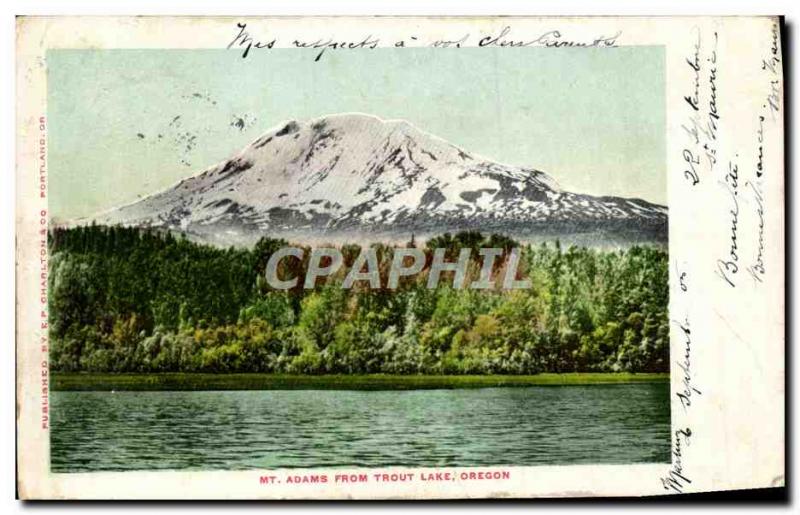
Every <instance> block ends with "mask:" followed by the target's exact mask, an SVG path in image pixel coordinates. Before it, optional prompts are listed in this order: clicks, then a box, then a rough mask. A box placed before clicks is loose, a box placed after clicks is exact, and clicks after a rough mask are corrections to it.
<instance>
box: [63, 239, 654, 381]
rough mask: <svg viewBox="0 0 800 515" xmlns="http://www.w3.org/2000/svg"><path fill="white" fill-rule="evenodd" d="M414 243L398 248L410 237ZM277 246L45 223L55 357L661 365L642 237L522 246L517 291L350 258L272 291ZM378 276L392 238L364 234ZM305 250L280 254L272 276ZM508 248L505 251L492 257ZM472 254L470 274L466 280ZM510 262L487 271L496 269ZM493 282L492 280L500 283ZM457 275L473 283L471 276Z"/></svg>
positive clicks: (383, 365)
mask: <svg viewBox="0 0 800 515" xmlns="http://www.w3.org/2000/svg"><path fill="white" fill-rule="evenodd" d="M413 244H414V243H413V241H412V242H410V243H409V245H413ZM286 245H288V243H287V242H285V241H282V240H273V239H269V238H263V239H262V240H261V241H259V242H258V244H257V245H256V246H255V247H254V248H252V249H234V248H230V249H219V248H215V247H210V246H205V245H199V244H195V243H192V242H190V241H188V240H186V239H183V238H176V237H174V236H173V235H171V234H169V233H158V232H156V231H151V230H138V229H129V228H121V227H104V226H89V227H78V228H73V229H55V230H54V231H52V232H51V234H50V252H51V257H50V276H49V281H50V305H49V309H50V332H51V342H52V345H51V363H52V367H53V368H54V369H55V370H61V371H96V372H166V371H183V372H288V373H306V374H320V373H376V372H385V373H398V374H417V373H437V374H467V373H470V374H488V373H500V374H531V373H538V372H545V371H546V372H573V371H601V372H602V371H634V372H659V371H667V370H668V352H669V326H668V318H667V301H668V288H667V275H668V274H667V255H666V253H665V251H663V250H661V249H657V248H651V247H632V248H629V249H627V250H624V251H600V250H594V249H587V248H576V247H570V248H568V249H566V250H565V249H562V248H561V247H560V246H559V245H558V244H556V245H541V246H535V247H531V246H527V247H523V250H522V262H521V264H520V267H519V268H520V269H519V274H520V277H523V276H524V277H525V278H528V279H530V280H531V283H532V287H531V288H529V289H524V290H502V289H499V288H498V289H494V290H474V289H469V288H465V289H454V288H452V287H451V286H450V285H449V283H448V282H446V281H443V282H442V283H441V284H440V286H439V287H438V288H436V289H432V290H431V289H428V288H426V282H427V275H428V267H427V266H426V267H425V269H424V270H423V272H422V273H420V274H418V275H416V276H412V277H406V278H403V280H401V282H400V285H399V288H398V289H397V290H389V289H386V288H382V289H376V290H372V289H369V288H368V287H366V286H365V285H364V284H360V283H356V286H355V287H354V288H352V289H344V288H341V283H342V281H343V278H344V275H345V273H346V272H347V269H348V268H349V267H351V266H352V265H353V263H354V261H355V259H356V257H357V256H358V254H359V252H360V251H361V248H360V247H359V246H357V245H344V246H341V247H340V248H341V251H342V254H343V255H344V266H343V268H342V269H341V270H340V271H339V272H337V273H336V274H334V275H333V276H331V277H329V278H327V279H320V280H319V281H318V282H317V284H316V287H315V288H314V289H303V288H302V285H300V286H298V287H297V288H294V289H291V290H287V291H278V290H273V289H271V288H270V286H269V285H268V284H267V282H266V281H265V280H264V270H265V267H266V263H267V261H268V259H269V256H270V255H271V254H272V253H273V252H275V251H276V250H277V249H279V248H281V247H283V246H286ZM515 246H517V244H516V243H515V242H514V241H513V240H510V239H508V238H505V237H502V236H496V235H492V236H489V237H484V236H483V235H481V234H480V233H476V232H467V233H459V234H456V235H450V234H446V235H443V236H440V237H437V238H434V239H433V240H430V241H429V242H427V244H426V249H425V253H426V258H427V259H428V264H430V259H431V255H432V249H433V248H437V247H444V248H447V249H448V252H447V255H448V258H449V259H454V256H457V255H458V252H459V250H460V249H462V248H470V249H472V252H473V256H475V257H477V256H478V253H477V249H479V248H481V247H499V248H503V249H505V251H506V253H507V252H508V251H509V250H510V249H511V248H513V247H515ZM375 248H376V249H377V254H378V256H379V263H380V275H381V277H382V279H383V280H382V281H381V284H383V285H385V284H386V282H385V276H386V275H387V273H388V264H389V263H390V262H391V259H392V253H393V247H391V246H387V245H376V246H375ZM308 254H309V253H308V252H307V253H306V258H305V259H304V260H303V261H300V260H297V259H294V258H293V259H286V260H283V261H282V262H281V268H280V272H279V273H280V274H282V277H293V276H301V277H302V276H303V274H304V271H305V269H306V267H307V265H308V263H307V260H308ZM504 255H505V254H504ZM480 264H481V263H480V260H479V259H476V260H475V262H474V263H473V264H472V265H471V267H470V270H469V273H468V275H469V276H470V277H471V278H473V279H474V278H476V277H477V275H478V273H479V270H480ZM506 264H507V260H500V261H499V263H498V265H497V266H496V267H495V268H496V269H495V270H494V273H495V275H496V276H497V277H501V276H502V275H503V274H504V272H505V270H504V266H505V265H506ZM500 282H502V281H500ZM301 283H302V281H301ZM468 284H469V283H468Z"/></svg>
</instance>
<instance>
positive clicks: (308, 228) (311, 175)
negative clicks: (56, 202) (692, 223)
mask: <svg viewBox="0 0 800 515" xmlns="http://www.w3.org/2000/svg"><path fill="white" fill-rule="evenodd" d="M95 220H96V221H97V222H99V223H106V224H116V223H120V224H124V225H146V226H151V227H161V228H165V229H171V230H179V231H182V232H185V233H187V234H188V235H190V236H193V237H195V238H197V239H200V240H204V241H209V242H215V243H224V244H230V243H236V244H247V243H251V242H253V241H255V240H256V239H258V238H259V237H261V236H264V235H269V236H272V237H285V238H289V239H292V240H294V241H308V240H309V239H315V240H326V241H334V240H336V239H340V238H341V239H351V240H365V239H367V240H368V239H407V238H408V237H409V236H410V235H411V234H412V233H414V234H416V236H417V237H420V238H424V237H425V236H426V235H435V234H440V233H443V232H447V231H449V232H454V231H459V230H468V229H476V230H480V231H484V232H497V233H503V234H506V235H509V236H513V237H516V238H520V239H524V240H540V239H551V238H555V237H558V238H561V239H562V240H568V241H577V242H582V243H589V244H592V243H597V244H608V243H610V244H627V243H633V242H662V243H663V242H666V238H667V208H666V207H664V206H659V205H655V204H651V203H649V202H645V201H643V200H639V199H623V198H616V197H593V196H589V195H582V194H577V193H570V192H567V191H563V190H562V189H561V187H559V185H558V184H557V183H556V182H555V181H554V180H553V179H552V178H551V177H549V176H548V175H547V174H545V173H544V172H541V171H539V170H535V169H532V168H524V167H517V166H507V165H502V164H498V163H495V162H492V161H490V160H487V159H484V158H481V157H479V156H476V155H474V154H471V153H469V152H467V151H465V150H462V149H460V148H458V147H456V146H454V145H451V144H450V143H448V142H446V141H444V140H442V139H439V138H437V137H435V136H432V135H429V134H426V133H424V132H422V131H420V130H419V129H417V128H415V127H413V126H412V125H410V124H408V123H407V122H404V121H385V120H381V119H379V118H376V117H374V116H368V115H360V114H343V115H333V116H326V117H323V118H318V119H315V120H310V121H307V122H298V121H290V122H287V123H283V124H281V125H280V126H279V127H277V128H275V129H273V130H270V131H269V132H267V133H266V134H264V135H263V136H261V137H260V138H258V139H256V140H255V141H253V142H252V143H251V144H250V145H248V146H247V147H246V148H245V149H244V150H242V151H241V152H240V153H239V154H237V155H235V156H233V157H232V158H230V159H228V160H227V161H224V162H222V163H220V164H218V165H216V166H213V167H211V168H208V169H206V170H204V171H202V172H201V173H199V174H197V175H194V176H192V177H189V178H187V179H184V180H182V181H181V182H179V183H178V184H176V185H175V186H173V187H171V188H169V189H167V190H165V191H162V192H160V193H156V194H154V195H151V196H149V197H146V198H144V199H142V200H140V201H138V202H135V203H133V204H130V205H127V206H124V207H121V208H118V209H115V210H113V211H111V212H108V213H105V214H103V215H100V216H98V217H95Z"/></svg>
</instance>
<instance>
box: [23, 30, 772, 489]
mask: <svg viewBox="0 0 800 515" xmlns="http://www.w3.org/2000/svg"><path fill="white" fill-rule="evenodd" d="M781 31H782V19H781V18H780V17H713V16H708V17H660V18H646V17H549V18H547V17H545V18H534V17H271V18H270V17H241V18H236V17H180V16H150V17H90V16H85V17H81V16H73V17H58V16H53V17H46V16H45V17H37V16H29V17H19V18H18V19H17V76H16V91H17V106H16V107H17V115H16V116H17V118H16V120H17V160H16V162H17V168H16V172H15V173H16V184H17V191H16V199H17V211H16V256H17V269H16V278H17V305H16V307H17V313H16V317H17V318H16V320H17V340H16V353H17V378H16V395H17V435H18V442H17V470H18V476H17V481H18V482H17V491H18V495H19V497H20V498H22V499H64V500H78V499H114V500H117V499H352V500H358V499H403V500H413V499H468V498H469V499H473V498H474V499H481V498H537V497H550V498H552V497H559V498H560V497H568V498H574V497H621V496H624V497H631V496H634V497H639V496H642V497H644V496H660V495H681V494H691V493H697V492H709V491H724V490H740V489H752V488H782V487H784V486H785V385H786V377H785V352H784V345H785V337H784V334H785V325H784V324H785V314H784V313H785V311H784V298H785V297H784V277H785V272H784V252H785V242H784V225H785V222H784V132H783V130H784V129H783V127H784V125H783V119H784V100H783V95H784V93H783V91H784V89H783V88H784V78H783V67H784V55H783V53H782V48H781V42H782V33H781Z"/></svg>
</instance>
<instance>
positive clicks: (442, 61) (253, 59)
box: [47, 47, 666, 221]
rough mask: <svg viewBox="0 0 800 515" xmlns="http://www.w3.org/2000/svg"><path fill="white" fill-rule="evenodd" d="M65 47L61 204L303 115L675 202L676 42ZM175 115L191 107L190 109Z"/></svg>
mask: <svg viewBox="0 0 800 515" xmlns="http://www.w3.org/2000/svg"><path fill="white" fill-rule="evenodd" d="M315 55H316V52H314V51H305V50H297V49H281V50H270V51H266V50H263V51H259V52H253V53H251V54H250V55H249V56H248V58H247V59H242V58H241V52H239V51H235V50H230V51H229V50H51V51H49V52H48V54H47V66H48V119H49V139H48V147H49V160H48V164H49V168H50V179H49V180H50V184H49V189H50V193H51V195H50V211H51V214H52V215H53V217H54V218H55V219H56V220H59V221H62V220H66V219H73V218H77V217H82V216H89V215H92V214H96V213H98V212H101V211H104V210H107V209H111V208H113V207H116V206H118V205H121V204H125V203H129V202H132V201H134V200H136V199H137V198H139V197H140V196H145V195H148V194H151V193H155V192H157V191H160V190H162V189H164V188H167V187H169V186H171V185H173V184H174V183H176V182H177V181H178V180H180V179H182V178H184V177H186V176H189V175H193V174H195V173H197V172H199V171H201V170H203V169H204V168H206V167H208V166H210V165H213V164H215V163H217V162H219V161H222V160H224V159H226V158H227V157H229V156H231V155H233V154H235V153H237V152H238V151H239V150H241V149H242V148H243V147H244V146H245V145H247V144H248V143H249V142H251V141H252V140H254V139H255V138H257V137H258V136H259V135H260V134H262V133H264V132H266V131H267V130H268V129H270V128H273V127H275V126H276V125H278V124H280V123H281V122H283V121H285V120H289V119H298V120H305V119H309V118H317V117H320V116H324V115H327V114H334V113H343V112H361V113H369V114H374V115H376V116H380V117H381V118H386V119H405V120H407V121H409V122H410V123H412V124H414V125H415V126H417V127H418V128H419V129H421V130H423V131H426V132H429V133H431V134H434V135H436V136H439V137H441V138H444V139H446V140H448V141H450V142H451V143H453V144H455V145H457V146H460V147H462V148H464V149H465V150H467V151H469V152H472V153H476V154H480V155H482V156H483V157H486V158H489V159H492V160H494V161H497V162H500V163H505V164H512V165H519V166H526V167H532V168H536V169H539V170H543V171H545V172H547V173H548V174H549V175H551V176H552V177H553V178H555V179H556V180H557V181H558V182H559V183H560V184H561V185H562V187H564V188H566V189H568V190H570V191H575V192H580V193H590V194H595V195H617V196H624V197H638V198H643V199H645V200H649V201H651V202H657V203H660V204H666V156H665V132H666V126H665V124H666V119H665V110H664V109H665V99H664V50H663V47H619V48H599V49H586V48H563V49H552V48H514V49H511V48H491V49H490V48H462V49H427V48H419V49H416V48H415V49H410V48H407V49H389V48H387V49H376V50H358V51H347V52H338V53H337V52H328V53H326V54H325V55H324V56H323V57H322V59H321V60H320V61H319V62H314V57H315ZM176 117H177V118H176Z"/></svg>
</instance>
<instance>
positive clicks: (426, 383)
mask: <svg viewBox="0 0 800 515" xmlns="http://www.w3.org/2000/svg"><path fill="white" fill-rule="evenodd" d="M641 383H669V373H666V372H663V373H628V372H611V373H609V372H588V373H581V372H572V373H565V374H556V373H542V374H536V375H390V374H358V375H333V374H331V375H289V374H260V373H250V374H246V373H245V374H209V373H182V372H165V373H155V374H150V373H143V374H130V373H120V374H113V373H92V372H70V373H60V372H53V373H51V375H50V389H51V391H62V392H66V391H84V392H89V391H94V392H103V391H112V390H113V391H138V392H145V391H226V390H364V391H377V390H441V389H448V390H452V389H468V388H496V387H529V386H591V385H621V384H641Z"/></svg>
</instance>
